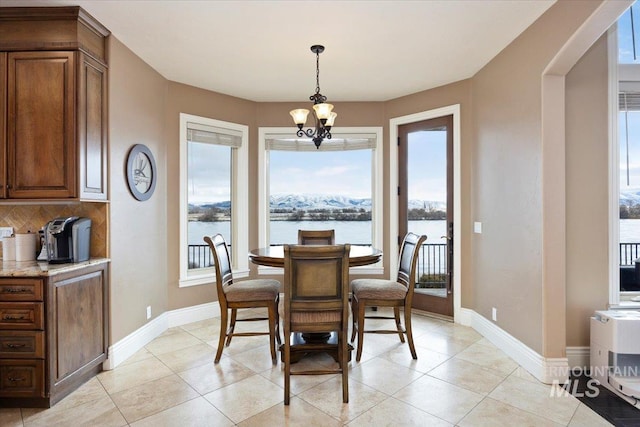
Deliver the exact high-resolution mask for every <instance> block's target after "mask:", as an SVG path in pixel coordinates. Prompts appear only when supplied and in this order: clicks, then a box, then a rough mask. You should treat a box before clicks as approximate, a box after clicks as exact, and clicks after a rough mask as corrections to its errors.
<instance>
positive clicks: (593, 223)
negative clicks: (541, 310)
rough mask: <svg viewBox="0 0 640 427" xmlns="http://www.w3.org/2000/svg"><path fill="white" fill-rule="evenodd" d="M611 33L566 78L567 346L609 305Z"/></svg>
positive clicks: (580, 340) (584, 338)
mask: <svg viewBox="0 0 640 427" xmlns="http://www.w3.org/2000/svg"><path fill="white" fill-rule="evenodd" d="M606 39H607V37H606V35H605V36H603V37H601V38H600V39H599V40H598V42H597V43H596V44H595V45H593V46H592V47H591V49H589V51H588V52H587V53H586V54H585V55H584V56H583V57H582V58H581V59H580V61H578V63H577V64H576V65H575V66H574V67H573V68H572V70H571V71H570V72H569V73H568V74H567V77H566V168H567V169H566V195H567V196H566V198H567V211H566V224H567V250H566V251H567V255H566V258H567V316H566V322H567V346H570V347H571V346H588V345H589V317H590V316H591V315H592V314H593V312H594V310H598V309H599V310H602V309H605V308H606V307H607V302H608V292H609V289H608V286H607V283H608V282H609V277H608V276H609V265H608V262H609V251H608V248H609V234H608V229H609V228H608V227H609V221H608V204H609V199H608V169H609V165H608V130H607V129H608V108H607V107H608V90H607V89H608V68H607V65H608V64H607V40H606Z"/></svg>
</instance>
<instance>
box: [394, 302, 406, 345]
mask: <svg viewBox="0 0 640 427" xmlns="http://www.w3.org/2000/svg"><path fill="white" fill-rule="evenodd" d="M393 315H394V317H395V318H396V330H397V331H398V336H399V337H400V342H401V343H404V331H403V330H402V322H400V307H393Z"/></svg>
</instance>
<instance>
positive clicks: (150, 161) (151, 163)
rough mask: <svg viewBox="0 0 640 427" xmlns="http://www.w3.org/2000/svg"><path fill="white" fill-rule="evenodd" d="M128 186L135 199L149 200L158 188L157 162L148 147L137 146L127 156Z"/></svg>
mask: <svg viewBox="0 0 640 427" xmlns="http://www.w3.org/2000/svg"><path fill="white" fill-rule="evenodd" d="M126 172H127V184H129V191H131V194H132V195H133V197H135V198H136V199H138V200H141V201H144V200H148V199H149V197H151V195H152V194H153V190H155V188H156V181H157V173H158V172H157V169H156V161H155V159H154V158H153V154H152V153H151V150H149V148H148V147H147V146H146V145H143V144H136V145H134V146H133V147H131V150H129V154H128V155H127V171H126Z"/></svg>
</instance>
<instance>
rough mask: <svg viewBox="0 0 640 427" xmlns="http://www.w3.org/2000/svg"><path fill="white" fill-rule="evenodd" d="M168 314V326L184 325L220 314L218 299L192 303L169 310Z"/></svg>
mask: <svg viewBox="0 0 640 427" xmlns="http://www.w3.org/2000/svg"><path fill="white" fill-rule="evenodd" d="M168 314H169V327H170V328H174V327H176V326H182V325H186V324H187V323H193V322H199V321H201V320H206V319H211V318H212V317H216V316H220V304H218V301H214V302H208V303H206V304H199V305H193V306H191V307H185V308H179V309H177V310H171V311H169V312H168Z"/></svg>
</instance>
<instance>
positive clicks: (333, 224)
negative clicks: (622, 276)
mask: <svg viewBox="0 0 640 427" xmlns="http://www.w3.org/2000/svg"><path fill="white" fill-rule="evenodd" d="M229 225H230V223H229V222H198V221H194V222H190V223H189V244H190V245H203V244H205V243H204V242H203V240H202V238H203V237H204V236H212V235H214V234H216V233H221V234H222V235H223V236H224V238H225V239H227V241H230V238H229V235H230V233H229ZM330 228H333V229H334V230H336V243H338V244H342V243H351V244H359V243H360V244H370V243H371V242H370V241H364V238H363V237H362V236H370V235H371V221H273V222H272V223H271V236H272V237H271V240H272V243H273V244H285V243H296V242H297V241H298V229H301V230H326V229H330ZM409 231H412V232H414V233H416V234H426V235H427V243H444V239H441V238H440V236H444V235H445V234H446V233H447V222H446V221H444V220H436V221H409ZM639 238H640V233H639Z"/></svg>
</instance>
